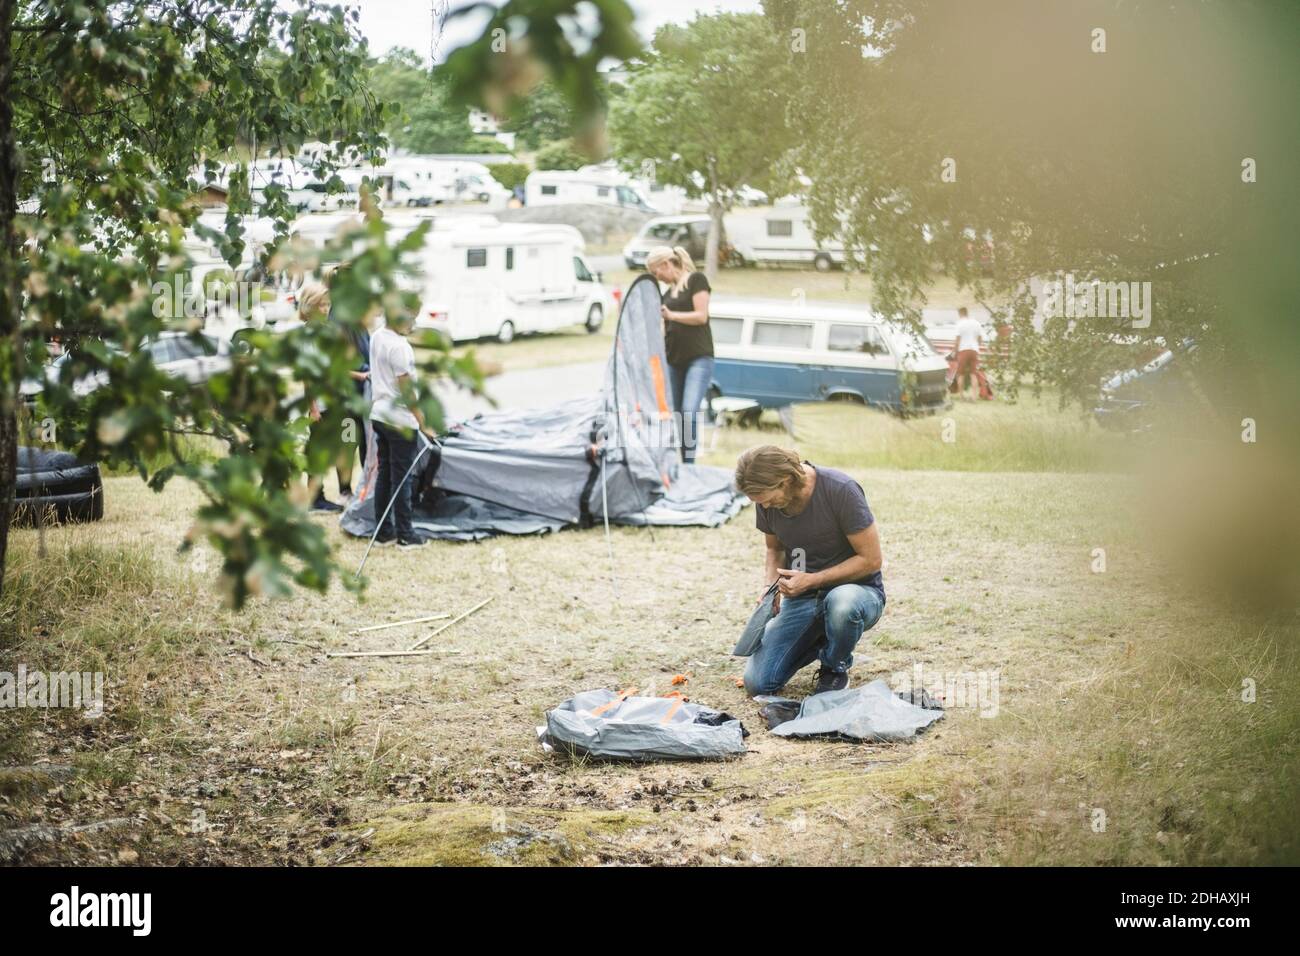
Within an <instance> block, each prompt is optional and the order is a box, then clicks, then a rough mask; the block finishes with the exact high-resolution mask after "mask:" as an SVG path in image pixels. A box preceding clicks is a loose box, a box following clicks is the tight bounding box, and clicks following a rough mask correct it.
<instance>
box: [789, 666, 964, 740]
mask: <svg viewBox="0 0 1300 956" xmlns="http://www.w3.org/2000/svg"><path fill="white" fill-rule="evenodd" d="M941 717H943V711H942V710H926V709H925V708H922V707H917V706H916V705H915V704H910V703H908V702H907V701H905V700H902V699H900V698H898V697H896V696H895V695H894V693H893V691H891V690H890V689H889V685H888V684H886V683H885V682H884V681H883V680H873V681H872V682H871V683H870V684H866V685H864V686H862V687H848V688H845V689H844V690H835V691H829V692H827V693H825V694H814V695H813V696H811V697H808V698H805V699H804V702H803V706H802V707H800V708H799V716H798V717H796V718H794V719H793V720H787V721H786V722H785V723H783V724H778V725H777V726H776V727H774V728H772V733H774V734H777V735H778V736H781V737H819V736H822V735H825V734H837V735H839V736H842V737H851V738H853V739H854V740H868V741H890V740H911V739H912V738H913V737H915V736H916V735H917V734H918V733H919V732H921V731H922V730H924V729H925V728H926V727H929V726H930V725H931V724H932V723H934V722H935V721H936V720H939V719H940V718H941Z"/></svg>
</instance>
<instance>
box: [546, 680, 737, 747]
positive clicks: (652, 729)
mask: <svg viewBox="0 0 1300 956" xmlns="http://www.w3.org/2000/svg"><path fill="white" fill-rule="evenodd" d="M537 737H538V739H539V740H540V741H541V743H542V745H543V746H544V747H546V748H547V749H549V750H558V751H560V752H562V753H566V754H569V755H570V756H589V757H595V758H598V759H602V760H643V761H649V760H713V759H718V758H721V757H736V756H739V755H741V754H743V753H744V752H745V728H744V727H742V726H741V724H740V721H739V720H737V719H736V718H735V717H732V716H731V715H730V714H724V713H722V712H721V711H717V710H711V709H710V708H708V707H701V706H700V705H699V704H692V703H689V702H687V701H683V700H681V699H680V698H676V697H629V696H624V695H622V694H615V693H614V692H613V691H610V690H588V691H583V692H582V693H580V694H575V695H574V696H573V697H570V698H569V699H568V700H566V701H565V702H564V703H562V704H560V705H559V706H558V707H555V708H554V709H552V710H548V711H547V712H546V725H545V726H544V727H538V728H537Z"/></svg>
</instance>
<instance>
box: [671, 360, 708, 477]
mask: <svg viewBox="0 0 1300 956" xmlns="http://www.w3.org/2000/svg"><path fill="white" fill-rule="evenodd" d="M668 377H669V378H670V379H671V380H672V386H673V409H674V411H676V412H677V416H678V418H679V419H680V420H681V434H682V461H684V462H686V463H687V464H690V463H691V462H693V461H695V448H696V445H697V444H698V443H699V437H700V427H699V422H700V406H701V405H703V404H704V396H705V395H707V394H708V392H709V386H710V385H712V384H713V356H712V355H702V356H700V357H699V358H697V359H692V360H691V363H690V364H689V365H680V366H679V365H669V366H668Z"/></svg>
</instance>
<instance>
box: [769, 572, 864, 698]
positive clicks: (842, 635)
mask: <svg viewBox="0 0 1300 956" xmlns="http://www.w3.org/2000/svg"><path fill="white" fill-rule="evenodd" d="M884 610H885V599H884V598H883V597H882V596H881V594H880V592H879V591H877V590H876V589H875V588H870V587H867V586H866V585H863V584H840V585H837V586H836V587H833V588H830V589H829V590H826V591H809V592H807V593H806V594H801V595H799V596H798V597H796V598H782V599H781V610H780V613H778V614H777V616H776V617H774V618H772V620H770V621H768V622H767V627H766V629H765V630H764V631H763V641H762V643H761V644H759V645H758V650H757V651H755V652H754V655H753V656H752V657H750V659H749V663H748V664H747V665H746V666H745V691H746V692H747V693H748V694H749V695H750V696H751V697H752V696H754V695H755V694H775V693H776V692H777V691H779V690H780V689H781V688H782V687H784V686H785V685H786V682H787V681H788V680H790V678H791V677H793V676H794V673H795V671H797V670H799V668H801V667H804V666H805V665H807V664H811V663H812V662H813V661H815V660H820V661H821V664H822V666H823V667H825V668H828V669H830V670H833V671H839V672H841V673H842V672H844V671H847V670H848V669H849V668H850V667H852V666H853V648H854V647H856V646H857V643H858V639H859V638H861V637H862V635H863V632H865V631H869V630H870V629H871V628H872V627H874V626H875V624H876V622H877V621H879V620H880V615H881V614H882V613H884Z"/></svg>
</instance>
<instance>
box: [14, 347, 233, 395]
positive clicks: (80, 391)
mask: <svg viewBox="0 0 1300 956" xmlns="http://www.w3.org/2000/svg"><path fill="white" fill-rule="evenodd" d="M141 348H142V349H147V350H148V352H149V355H150V357H151V358H152V359H153V364H154V365H155V367H157V368H158V370H159V371H161V372H163V373H164V374H166V375H169V376H171V377H172V378H175V379H177V380H179V381H180V382H184V383H187V384H190V385H199V384H202V383H203V382H206V381H207V380H208V379H209V378H211V377H212V376H214V375H218V374H220V373H221V372H225V371H229V369H230V354H231V353H230V346H229V344H228V343H227V342H225V341H224V340H223V339H220V338H217V337H216V336H213V335H207V334H204V333H200V334H198V335H197V336H191V335H189V334H188V333H185V332H164V333H162V334H161V335H159V336H158V337H157V338H156V339H153V340H151V341H148V342H145V343H144V344H143V345H142V346H141ZM69 361H71V353H70V352H64V353H63V354H62V355H60V356H59V357H58V358H56V359H54V361H52V362H50V363H49V364H48V365H46V366H45V368H44V372H43V375H42V376H41V378H30V379H27V380H25V381H24V382H23V383H22V385H21V386H20V389H19V391H20V393H21V395H22V398H23V400H24V401H25V402H27V403H28V404H34V403H35V401H36V396H38V395H39V394H41V392H43V391H44V390H45V387H46V386H47V385H49V384H52V383H54V382H57V381H58V380H59V376H60V375H61V373H62V371H63V367H64V366H65V365H66V364H67V363H68V362H69ZM107 383H108V373H107V372H102V371H101V372H92V373H91V374H89V375H83V376H82V377H81V378H79V379H77V380H76V381H74V382H73V383H72V393H73V394H74V395H75V396H77V397H78V398H84V397H85V396H87V395H89V394H90V393H91V392H93V391H95V390H96V389H99V388H102V387H103V386H104V385H106V384H107Z"/></svg>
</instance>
